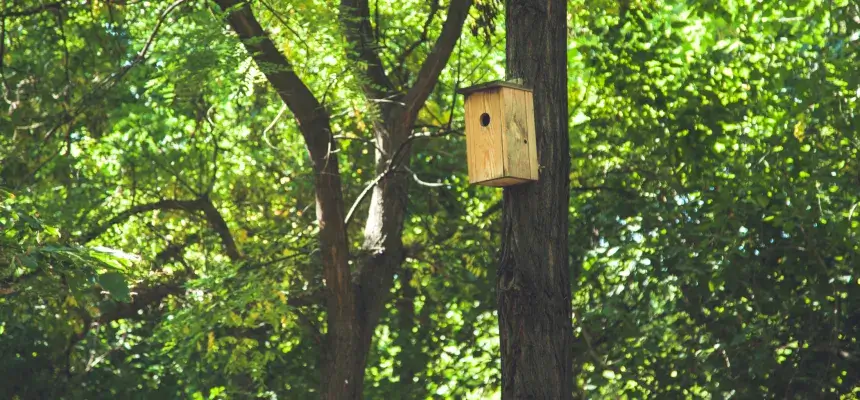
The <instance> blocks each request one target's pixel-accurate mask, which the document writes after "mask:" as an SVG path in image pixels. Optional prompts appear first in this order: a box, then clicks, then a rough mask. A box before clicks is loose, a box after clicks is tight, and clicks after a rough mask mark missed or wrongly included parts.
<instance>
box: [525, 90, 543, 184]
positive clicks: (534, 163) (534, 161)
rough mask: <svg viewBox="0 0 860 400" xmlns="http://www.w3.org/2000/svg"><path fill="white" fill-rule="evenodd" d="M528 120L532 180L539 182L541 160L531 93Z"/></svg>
mask: <svg viewBox="0 0 860 400" xmlns="http://www.w3.org/2000/svg"><path fill="white" fill-rule="evenodd" d="M525 101H526V117H527V118H526V119H527V120H528V132H529V135H528V140H529V167H530V168H531V171H530V175H531V179H534V180H538V176H539V175H540V160H539V159H538V153H537V144H538V143H537V133H536V132H535V106H534V98H533V96H532V93H531V92H528V95H527V96H526V100H525Z"/></svg>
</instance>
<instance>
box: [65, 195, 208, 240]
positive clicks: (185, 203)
mask: <svg viewBox="0 0 860 400" xmlns="http://www.w3.org/2000/svg"><path fill="white" fill-rule="evenodd" d="M203 201H204V199H203V198H199V199H196V200H161V201H156V202H154V203H147V204H141V205H137V206H134V207H132V208H129V209H128V210H125V211H123V212H121V213H119V214H117V215H116V216H114V217H113V218H111V219H110V220H108V221H107V222H105V223H104V224H102V225H100V226H98V227H96V228H94V229H93V230H91V231H89V232H87V233H85V234H84V235H83V236H81V237H80V238H79V241H80V242H81V243H89V242H91V241H93V239H95V238H97V237H99V236H101V235H102V234H103V233H105V232H107V230H108V229H110V228H111V227H113V226H114V225H117V224H121V223H123V222H125V221H126V220H128V219H129V218H131V217H133V216H135V215H138V214H143V213H147V212H150V211H155V210H184V211H189V212H190V211H197V210H201V209H202V207H203Z"/></svg>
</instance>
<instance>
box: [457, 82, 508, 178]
mask: <svg viewBox="0 0 860 400" xmlns="http://www.w3.org/2000/svg"><path fill="white" fill-rule="evenodd" d="M466 115H467V116H470V117H468V118H466V154H467V156H466V157H467V158H468V162H469V183H478V182H485V181H489V180H492V179H496V178H500V177H502V176H504V171H505V169H504V151H503V146H504V142H503V137H502V124H503V123H504V120H503V119H502V104H501V96H500V94H499V90H498V89H496V90H490V91H486V92H478V93H473V94H471V95H470V96H469V98H468V99H467V101H466Z"/></svg>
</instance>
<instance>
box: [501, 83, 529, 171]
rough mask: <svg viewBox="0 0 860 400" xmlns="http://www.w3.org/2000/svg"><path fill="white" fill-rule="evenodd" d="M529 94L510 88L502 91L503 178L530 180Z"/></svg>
mask: <svg viewBox="0 0 860 400" xmlns="http://www.w3.org/2000/svg"><path fill="white" fill-rule="evenodd" d="M530 99H531V93H530V92H527V91H524V90H518V89H511V88H504V89H502V104H503V106H502V107H503V112H504V114H505V127H504V128H503V136H504V141H505V145H504V147H505V157H504V162H505V176H509V177H515V178H522V179H531V175H532V174H531V157H530V151H529V148H530V146H531V144H532V143H531V138H530V137H529V116H528V100H530Z"/></svg>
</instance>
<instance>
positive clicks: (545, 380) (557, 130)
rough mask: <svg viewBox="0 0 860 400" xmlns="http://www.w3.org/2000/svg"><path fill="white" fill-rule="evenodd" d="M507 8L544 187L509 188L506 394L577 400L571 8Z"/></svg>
mask: <svg viewBox="0 0 860 400" xmlns="http://www.w3.org/2000/svg"><path fill="white" fill-rule="evenodd" d="M506 5H507V7H506V26H507V50H506V53H507V73H508V77H509V78H513V79H521V80H522V81H523V83H524V84H525V85H527V86H530V87H532V88H533V90H534V112H535V129H536V133H537V147H538V157H539V159H540V179H539V181H538V182H536V183H531V184H525V185H519V186H513V187H509V188H505V190H504V206H503V230H502V251H501V262H500V265H499V271H498V285H497V289H498V292H497V293H498V303H499V333H500V335H501V338H500V339H501V353H502V396H503V397H504V398H510V399H524V398H534V399H563V398H570V397H571V393H572V378H573V375H572V372H571V365H572V363H571V343H572V329H571V288H570V270H569V268H568V246H567V236H568V217H567V213H568V196H569V192H568V190H569V186H570V183H569V177H568V174H569V170H570V156H569V154H568V149H569V147H568V142H569V141H568V136H567V132H568V109H567V107H568V104H567V56H566V49H567V44H566V43H567V42H566V35H567V11H566V5H567V3H566V2H565V1H564V0H543V1H541V0H508V1H507V2H506Z"/></svg>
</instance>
